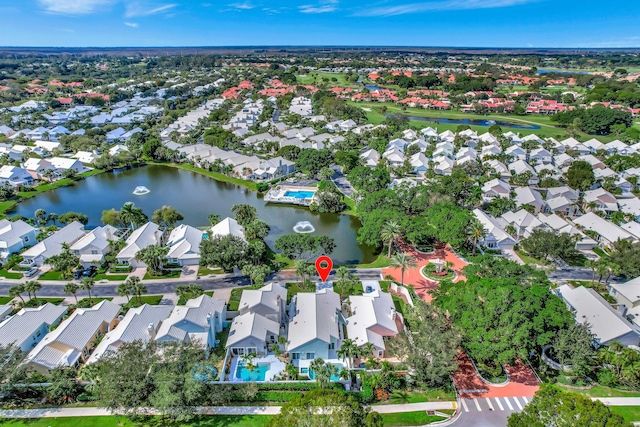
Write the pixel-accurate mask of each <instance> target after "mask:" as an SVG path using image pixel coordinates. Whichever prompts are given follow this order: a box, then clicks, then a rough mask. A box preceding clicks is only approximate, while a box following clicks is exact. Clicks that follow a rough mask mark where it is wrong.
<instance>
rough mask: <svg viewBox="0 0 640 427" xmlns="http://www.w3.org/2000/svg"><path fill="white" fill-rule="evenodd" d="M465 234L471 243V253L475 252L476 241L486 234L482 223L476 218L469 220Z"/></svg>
mask: <svg viewBox="0 0 640 427" xmlns="http://www.w3.org/2000/svg"><path fill="white" fill-rule="evenodd" d="M467 233H468V234H467V235H468V236H469V238H470V239H471V242H472V243H473V252H472V255H475V254H476V246H478V241H480V240H481V239H482V238H483V237H484V236H486V235H487V232H486V230H485V229H484V225H482V223H481V222H480V221H478V220H474V221H471V223H470V224H469V227H468V228H467Z"/></svg>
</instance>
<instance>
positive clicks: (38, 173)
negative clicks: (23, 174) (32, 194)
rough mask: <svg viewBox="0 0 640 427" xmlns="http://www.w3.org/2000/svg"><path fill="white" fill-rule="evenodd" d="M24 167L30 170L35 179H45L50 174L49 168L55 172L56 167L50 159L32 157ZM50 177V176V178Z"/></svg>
mask: <svg viewBox="0 0 640 427" xmlns="http://www.w3.org/2000/svg"><path fill="white" fill-rule="evenodd" d="M22 167H23V168H24V169H25V170H26V171H27V172H29V174H30V175H31V177H32V178H33V179H45V175H49V173H47V172H46V171H47V170H51V171H52V172H51V174H54V173H55V170H56V167H55V166H53V165H52V164H51V162H50V161H49V160H45V159H38V158H36V157H31V158H29V159H27V160H26V161H25V162H24V164H23V165H22ZM49 179H50V178H49Z"/></svg>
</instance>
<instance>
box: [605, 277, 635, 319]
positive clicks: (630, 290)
mask: <svg viewBox="0 0 640 427" xmlns="http://www.w3.org/2000/svg"><path fill="white" fill-rule="evenodd" d="M609 294H611V295H612V296H613V297H614V298H615V299H616V302H617V303H618V311H620V312H621V313H620V314H622V315H623V316H625V317H626V318H627V319H629V320H630V321H631V322H633V323H634V325H635V326H639V327H640V277H636V278H635V279H631V280H629V281H627V282H625V283H611V284H610V285H609Z"/></svg>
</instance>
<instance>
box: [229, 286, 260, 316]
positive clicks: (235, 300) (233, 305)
mask: <svg viewBox="0 0 640 427" xmlns="http://www.w3.org/2000/svg"><path fill="white" fill-rule="evenodd" d="M261 287H262V286H258V285H253V286H243V287H242V288H233V289H231V295H230V296H229V305H228V306H227V310H229V311H236V310H238V305H239V304H240V298H241V297H242V291H244V290H248V289H260V288H261Z"/></svg>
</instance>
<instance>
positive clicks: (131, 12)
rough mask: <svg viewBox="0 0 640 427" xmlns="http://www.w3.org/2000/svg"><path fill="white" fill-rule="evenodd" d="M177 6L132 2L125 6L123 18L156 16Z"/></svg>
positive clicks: (174, 4) (173, 4) (172, 4)
mask: <svg viewBox="0 0 640 427" xmlns="http://www.w3.org/2000/svg"><path fill="white" fill-rule="evenodd" d="M176 6H178V5H177V4H176V3H170V4H163V5H157V3H149V2H146V1H142V2H140V1H134V2H131V3H128V4H127V7H126V10H125V14H124V16H125V17H126V18H135V17H138V16H150V15H157V14H159V13H163V12H167V11H169V10H171V9H173V8H174V7H176Z"/></svg>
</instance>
